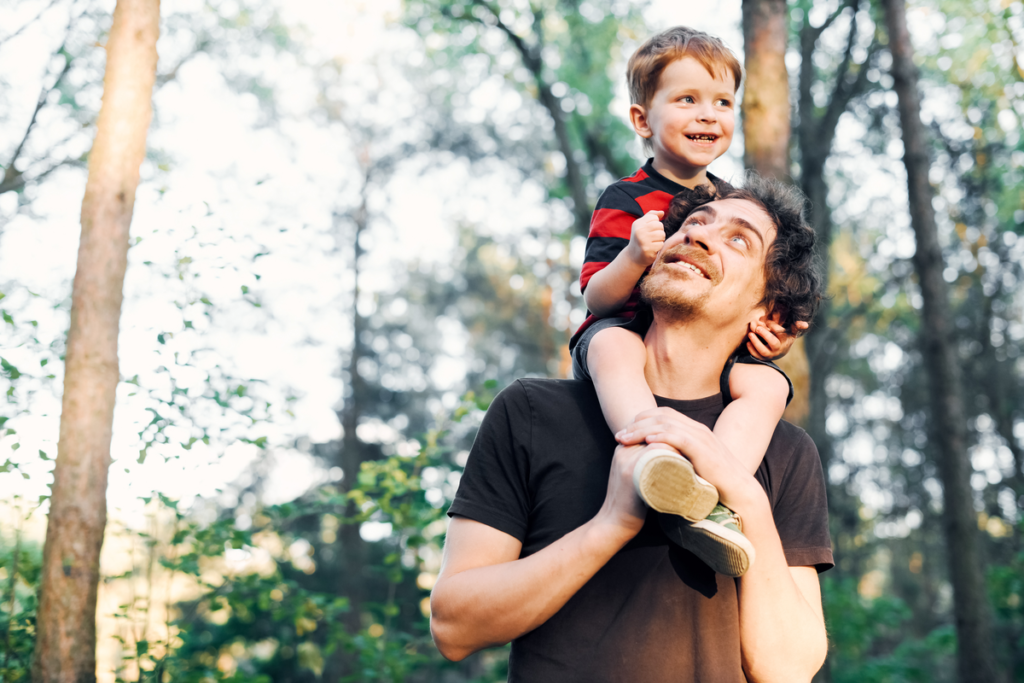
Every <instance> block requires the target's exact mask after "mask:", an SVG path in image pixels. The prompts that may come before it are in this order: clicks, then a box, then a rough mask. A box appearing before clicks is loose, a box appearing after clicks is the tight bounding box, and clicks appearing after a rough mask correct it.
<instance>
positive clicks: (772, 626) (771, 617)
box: [737, 498, 827, 683]
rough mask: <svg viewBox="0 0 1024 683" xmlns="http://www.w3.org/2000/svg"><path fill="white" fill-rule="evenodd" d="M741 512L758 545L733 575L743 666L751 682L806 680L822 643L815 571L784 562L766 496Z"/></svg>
mask: <svg viewBox="0 0 1024 683" xmlns="http://www.w3.org/2000/svg"><path fill="white" fill-rule="evenodd" d="M741 516H742V518H743V532H744V533H745V534H746V535H747V538H749V539H750V541H751V542H752V543H753V544H754V547H755V549H756V551H757V559H756V561H755V562H754V564H753V565H752V566H751V568H750V570H749V571H748V572H747V573H746V574H744V575H743V577H742V578H740V579H738V580H737V583H738V591H739V606H740V642H741V648H742V655H743V668H744V670H745V671H746V674H747V676H748V677H749V679H750V680H751V681H753V682H754V683H775V682H776V681H778V682H779V683H799V682H800V681H810V680H811V678H812V677H813V676H814V674H815V672H817V671H818V669H820V668H821V665H822V662H824V660H825V652H826V648H827V640H826V635H825V626H824V621H823V619H822V613H821V598H820V593H818V591H817V575H816V573H814V569H813V568H807V567H800V568H791V567H789V566H788V563H787V562H786V557H785V554H784V553H783V550H782V542H781V541H780V540H779V534H778V531H777V530H776V528H775V522H774V521H773V519H772V515H771V508H770V506H769V503H768V500H767V498H764V499H763V500H762V501H758V502H757V504H755V505H754V506H752V508H751V509H747V510H744V511H743V512H742V513H741ZM796 577H798V578H799V580H800V581H801V582H803V583H805V584H806V585H804V586H800V585H798V582H797V580H798V579H797V578H796ZM808 593H812V595H808ZM815 601H816V602H817V604H812V603H814V602H815Z"/></svg>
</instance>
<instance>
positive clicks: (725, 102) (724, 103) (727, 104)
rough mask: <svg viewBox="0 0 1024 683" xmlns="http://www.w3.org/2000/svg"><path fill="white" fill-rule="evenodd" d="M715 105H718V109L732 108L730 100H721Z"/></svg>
mask: <svg viewBox="0 0 1024 683" xmlns="http://www.w3.org/2000/svg"><path fill="white" fill-rule="evenodd" d="M717 104H718V106H719V107H731V106H732V100H726V99H721V100H718V102H717Z"/></svg>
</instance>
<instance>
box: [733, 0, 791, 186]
mask: <svg viewBox="0 0 1024 683" xmlns="http://www.w3.org/2000/svg"><path fill="white" fill-rule="evenodd" d="M788 17H789V13H788V10H787V7H786V0H744V2H743V54H744V64H745V65H746V71H747V78H746V85H745V86H744V90H743V145H744V150H743V163H744V165H746V167H747V168H752V169H754V170H755V171H757V172H758V173H760V174H761V175H763V176H767V177H770V178H775V179H777V180H782V181H786V180H789V177H790V176H789V73H788V72H787V71H786V47H787V45H788V44H789V21H788Z"/></svg>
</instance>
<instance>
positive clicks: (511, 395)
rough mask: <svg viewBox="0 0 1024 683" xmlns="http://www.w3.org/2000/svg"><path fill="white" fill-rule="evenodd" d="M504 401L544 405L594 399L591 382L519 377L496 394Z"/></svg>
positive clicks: (594, 394)
mask: <svg viewBox="0 0 1024 683" xmlns="http://www.w3.org/2000/svg"><path fill="white" fill-rule="evenodd" d="M498 395H499V396H501V397H502V398H504V399H505V400H509V399H512V400H517V399H518V400H526V401H529V402H531V403H532V402H540V403H546V402H548V401H557V400H565V399H569V398H572V399H587V400H589V399H594V398H596V397H597V394H596V393H595V391H594V384H593V382H588V381H584V380H577V379H553V378H549V377H521V378H519V379H517V380H515V381H514V382H512V383H511V384H509V385H508V386H507V387H505V388H504V389H502V390H501V393H499V394H498Z"/></svg>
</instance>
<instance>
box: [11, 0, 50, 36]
mask: <svg viewBox="0 0 1024 683" xmlns="http://www.w3.org/2000/svg"><path fill="white" fill-rule="evenodd" d="M60 1H61V0H50V4H49V5H47V6H46V7H44V8H43V9H41V10H39V13H38V14H36V15H35V16H34V17H32V18H31V19H29V20H28V21H26V22H25V23H24V24H22V25H21V26H20V27H19V28H18V30H16V31H15V32H14V33H11V34H10V35H7V36H4V37H3V38H0V46H2V45H3V44H4V43H6V42H7V41H8V40H11V39H13V38H15V37H17V36H18V35H19V34H20V33H21V32H22V31H24V30H25V29H27V28H28V27H29V26H31V25H32V24H34V23H36V22H37V21H39V17H41V16H43V15H44V14H46V13H47V12H48V11H50V9H52V8H53V6H54V5H56V4H57V3H58V2H60Z"/></svg>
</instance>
